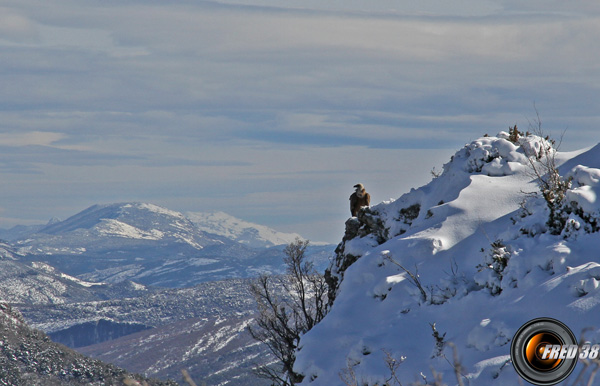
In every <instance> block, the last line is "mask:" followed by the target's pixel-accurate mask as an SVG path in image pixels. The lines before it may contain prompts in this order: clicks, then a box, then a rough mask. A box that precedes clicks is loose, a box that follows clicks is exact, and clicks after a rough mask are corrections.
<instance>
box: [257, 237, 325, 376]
mask: <svg viewBox="0 0 600 386" xmlns="http://www.w3.org/2000/svg"><path fill="white" fill-rule="evenodd" d="M307 246H308V241H302V240H299V239H297V240H296V241H294V242H293V243H291V244H289V245H288V246H287V247H286V248H285V250H284V253H285V255H286V256H285V258H284V262H285V264H286V267H287V271H286V275H283V276H268V275H261V276H260V277H259V278H258V279H256V280H254V281H253V282H252V283H251V285H250V288H249V289H250V292H251V293H252V295H253V296H254V299H255V300H256V304H257V307H258V316H257V318H256V324H255V326H251V327H250V328H249V331H250V334H251V335H252V337H253V338H254V339H256V340H258V341H259V342H262V343H264V344H265V345H267V347H268V348H269V350H270V352H271V353H272V354H273V355H274V356H275V358H276V359H277V361H278V362H277V363H276V364H272V365H263V366H258V367H257V368H256V369H255V372H256V374H257V375H258V376H259V377H261V378H266V379H268V380H270V381H271V382H273V384H274V385H278V386H293V385H295V384H297V383H299V382H301V381H302V379H303V376H302V375H301V374H298V373H296V372H294V369H293V367H294V362H295V360H296V349H297V347H298V343H299V341H300V336H301V335H303V334H305V333H306V332H307V331H309V330H310V329H312V328H313V327H314V326H315V325H316V324H317V323H319V322H320V321H321V320H322V319H323V317H325V313H326V305H327V284H326V283H325V279H324V278H323V276H322V275H321V274H319V273H318V272H317V271H316V270H315V268H314V266H313V264H312V262H311V261H308V260H307V258H306V255H305V252H306V247H307Z"/></svg>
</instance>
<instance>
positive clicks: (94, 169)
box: [0, 0, 600, 243]
mask: <svg viewBox="0 0 600 386" xmlns="http://www.w3.org/2000/svg"><path fill="white" fill-rule="evenodd" d="M374 3H375V4H374ZM598 52H600V5H599V4H597V2H595V1H576V2H564V1H554V0H551V1H548V0H544V1H541V0H531V1H527V2H523V1H513V0H458V1H454V2H448V1H445V0H431V1H427V0H424V1H419V2H415V1H399V0H396V1H393V0H379V1H377V2H372V1H366V0H344V1H338V0H336V1H333V0H331V1H323V0H319V1H316V0H277V1H275V0H222V1H198V0H173V1H158V0H146V1H141V0H119V1H115V0H107V1H101V2H99V1H91V0H57V1H52V2H48V1H45V0H3V1H2V3H0V181H1V184H2V188H1V189H0V228H10V227H12V226H14V225H17V224H25V225H28V224H39V223H45V222H47V221H48V220H49V219H50V218H52V217H58V218H62V219H65V218H67V217H69V216H71V215H73V214H75V213H77V212H79V211H81V210H83V209H85V208H87V207H88V206H91V205H93V204H96V203H113V202H126V201H143V202H150V203H154V204H157V205H162V206H165V207H167V208H169V209H173V210H178V211H182V212H186V211H204V212H206V211H224V212H227V213H229V214H231V215H234V216H237V217H240V218H242V219H244V220H248V221H252V222H256V223H260V224H263V225H267V226H271V227H273V228H275V229H277V230H280V231H289V232H298V233H300V234H301V235H303V236H304V237H306V238H309V239H311V240H314V241H328V242H332V243H337V242H339V241H340V240H341V237H342V235H343V232H344V222H345V220H346V219H347V218H348V216H349V215H350V211H349V202H348V197H349V195H350V194H351V193H352V191H353V185H355V184H356V183H359V182H360V183H363V184H364V185H365V186H366V188H367V190H368V191H369V192H370V194H371V196H372V203H378V202H381V201H384V200H389V199H393V198H398V197H399V196H401V195H402V194H403V193H405V192H407V191H409V190H410V189H411V188H413V187H415V188H416V187H419V186H421V185H423V184H425V183H427V182H428V181H429V180H430V179H431V173H430V172H431V170H432V169H433V168H435V170H438V171H439V170H441V168H442V165H443V164H444V163H445V162H448V161H449V159H450V156H451V155H452V154H453V153H454V152H455V151H457V150H458V149H460V148H461V147H462V146H463V145H464V144H465V143H468V142H470V141H472V140H474V139H477V138H478V137H480V136H482V135H484V134H490V135H495V134H496V133H498V132H499V131H501V130H507V129H508V127H509V126H512V125H514V124H517V125H518V126H519V127H520V128H522V129H527V127H528V125H529V123H530V122H532V121H533V120H534V119H535V117H536V114H537V113H539V116H540V118H541V121H542V124H543V129H544V131H545V132H546V133H547V134H549V135H551V136H553V137H556V138H558V137H560V136H562V138H563V140H562V144H561V149H563V150H575V149H580V148H584V147H588V146H592V145H594V144H596V143H597V142H599V141H600V131H599V130H598V127H599V126H600V125H599V123H600V115H599V112H600V109H599V107H600V106H599V104H600V98H599V91H600V65H599V64H598V59H599V57H598ZM536 111H537V113H536Z"/></svg>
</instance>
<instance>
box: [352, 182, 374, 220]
mask: <svg viewBox="0 0 600 386" xmlns="http://www.w3.org/2000/svg"><path fill="white" fill-rule="evenodd" d="M354 187H355V188H356V191H355V192H354V193H352V195H351V196H350V212H351V213H352V216H353V217H356V215H357V214H358V210H359V209H360V208H361V207H363V206H369V204H370V203H371V195H370V194H369V193H367V192H366V191H365V187H364V186H363V184H356V185H354Z"/></svg>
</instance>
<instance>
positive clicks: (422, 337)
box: [295, 133, 600, 386]
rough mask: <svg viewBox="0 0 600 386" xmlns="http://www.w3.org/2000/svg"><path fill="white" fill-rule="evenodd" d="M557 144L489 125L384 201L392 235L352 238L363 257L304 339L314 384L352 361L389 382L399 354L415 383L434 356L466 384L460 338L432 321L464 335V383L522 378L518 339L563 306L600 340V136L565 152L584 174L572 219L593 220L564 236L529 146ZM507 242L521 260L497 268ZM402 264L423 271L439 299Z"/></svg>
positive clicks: (364, 377)
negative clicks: (553, 229)
mask: <svg viewBox="0 0 600 386" xmlns="http://www.w3.org/2000/svg"><path fill="white" fill-rule="evenodd" d="M544 146H547V142H545V141H544V140H543V139H541V138H539V137H534V136H530V137H526V138H521V139H520V140H519V142H518V143H512V142H510V141H509V140H508V134H507V133H500V134H499V135H498V136H497V137H484V138H480V139H478V140H476V141H474V142H472V143H470V144H468V145H466V146H465V147H464V148H463V149H461V150H460V151H458V152H457V153H456V154H455V156H454V157H453V158H452V160H451V162H449V163H447V164H446V165H445V166H444V172H443V174H442V175H441V176H439V177H438V178H435V179H433V180H432V181H431V182H430V183H429V184H428V185H426V186H423V187H421V188H419V189H413V190H412V191H411V192H409V193H407V194H405V195H403V196H402V197H400V198H399V199H398V200H395V201H392V202H385V203H382V204H379V205H376V206H374V207H372V208H371V212H372V213H374V214H373V216H375V217H377V218H378V219H379V220H381V222H382V224H383V226H384V228H385V232H383V233H384V234H386V235H387V237H386V240H385V242H383V243H381V244H380V242H381V240H377V237H375V235H374V234H369V235H367V236H364V237H362V238H361V237H355V238H354V239H352V240H349V241H346V243H345V245H344V247H345V250H344V251H345V254H346V255H348V254H352V255H354V256H360V258H359V259H358V260H357V261H356V262H355V263H354V264H352V265H351V266H350V267H349V268H348V269H347V270H346V271H345V272H344V273H343V280H342V282H341V284H340V287H339V289H338V292H337V297H336V299H335V302H334V304H333V306H332V308H331V310H330V312H329V314H328V315H327V316H326V317H325V319H324V320H323V321H322V322H321V323H320V324H318V325H317V326H316V327H315V328H314V329H313V330H311V331H309V332H308V333H307V334H306V335H305V336H304V337H303V338H302V340H301V342H300V346H301V349H300V351H299V352H298V354H297V360H296V364H295V370H296V371H298V372H300V373H302V374H304V375H305V379H304V382H303V383H302V385H303V386H309V385H310V386H336V385H340V386H341V385H345V384H346V383H344V382H343V381H342V376H343V375H344V374H345V375H346V376H348V375H350V374H355V377H356V380H357V381H358V382H359V383H358V384H360V385H370V386H372V385H375V384H379V385H381V384H382V383H384V381H385V380H386V379H388V378H389V377H390V371H389V369H388V367H387V366H386V361H385V358H386V356H387V355H388V354H389V355H391V356H392V357H394V358H396V359H397V360H398V361H402V363H401V364H400V366H399V368H398V370H397V375H398V377H399V379H400V380H401V381H402V382H403V384H409V383H411V382H415V381H423V376H425V377H427V380H429V381H431V380H432V379H433V375H432V370H431V369H434V370H435V371H436V372H439V373H441V374H442V375H443V379H444V381H445V382H446V383H448V384H450V385H453V384H457V381H456V377H455V369H454V367H453V366H452V365H451V363H452V362H453V349H452V346H451V345H449V344H445V345H443V346H442V347H440V346H439V345H436V339H435V338H434V336H433V335H434V329H433V327H432V326H435V330H436V331H437V332H438V334H439V336H443V342H446V343H447V342H452V343H453V345H455V347H456V350H457V353H458V355H459V357H460V361H461V364H462V366H463V368H462V379H463V382H464V383H465V384H468V385H472V386H476V385H511V386H512V385H516V384H519V381H520V379H519V376H518V375H517V373H516V372H515V370H514V368H513V367H512V364H511V363H510V356H509V354H510V343H511V340H512V337H513V335H514V334H515V333H516V331H517V330H518V328H519V327H521V326H522V325H523V324H524V323H525V322H527V321H529V320H531V319H534V318H538V317H553V318H556V319H558V320H560V321H562V322H564V323H565V324H566V325H567V326H569V327H570V328H571V329H572V331H573V332H574V333H575V335H576V336H579V335H580V334H581V333H582V331H583V329H585V328H587V327H594V328H593V329H592V330H591V331H588V332H587V334H586V338H587V339H589V340H592V341H593V342H600V341H599V340H597V338H600V330H598V329H599V328H600V318H599V316H600V306H599V305H600V264H598V263H597V262H600V253H599V252H598V250H599V248H598V247H600V233H599V232H598V231H597V229H596V230H594V229H593V228H594V224H598V222H596V223H595V222H594V221H596V220H597V219H598V218H600V210H599V207H600V200H598V199H597V197H598V194H600V183H599V181H600V169H597V167H599V166H600V145H599V146H596V147H594V148H591V149H588V150H586V151H582V152H573V153H569V154H562V153H557V154H556V160H557V162H558V163H560V164H562V165H563V166H562V167H561V170H562V171H563V172H564V174H563V175H566V176H570V177H572V178H573V185H572V187H571V189H570V190H569V191H568V193H567V197H568V200H570V201H574V202H575V203H574V204H571V207H572V208H575V209H574V210H573V213H571V214H570V217H569V221H572V222H578V223H579V226H578V227H576V226H575V225H574V224H571V222H569V221H568V222H567V226H566V227H565V230H564V231H563V233H562V234H560V235H551V234H549V232H548V229H547V226H546V221H547V218H548V209H547V207H546V205H545V202H544V201H543V199H542V198H541V197H540V196H539V195H538V196H537V197H531V195H527V194H526V193H527V192H534V191H536V190H537V185H536V184H535V182H534V178H533V176H532V175H531V173H530V166H529V160H528V158H527V155H531V154H534V153H535V154H539V152H540V151H541V150H540V149H543V148H544ZM572 160H579V161H585V164H583V165H581V166H578V165H579V164H580V163H577V164H574V163H573V162H572ZM522 207H524V208H525V209H523V208H522ZM577 208H581V209H583V212H581V211H579V212H578V211H577V210H578V209H577ZM570 224H571V225H570ZM494 254H496V255H498V256H505V257H507V259H508V260H507V261H508V262H507V265H506V266H505V267H502V268H501V269H497V270H495V269H493V268H497V267H498V266H497V263H494V260H493V259H492V256H494ZM390 259H392V260H390ZM396 263H397V264H396ZM398 264H400V265H401V266H402V267H404V269H406V270H408V271H410V272H411V273H412V274H414V275H415V276H417V275H418V280H419V282H420V285H421V286H422V287H423V289H424V291H425V292H426V295H427V299H423V297H422V295H421V291H420V290H419V289H418V287H417V285H416V283H415V282H414V280H413V279H411V277H410V275H408V274H407V272H406V271H405V270H404V269H403V268H401V267H400V266H399V265H398ZM494 264H496V265H494ZM333 272H334V274H340V273H339V272H336V269H335V267H334V269H333ZM444 334H445V335H444ZM580 370H581V365H578V368H577V369H576V370H575V374H577V373H578V372H579V371H580ZM340 374H342V376H340ZM421 374H422V375H421ZM572 378H573V379H571V382H572V381H573V380H574V377H572ZM567 381H568V380H567Z"/></svg>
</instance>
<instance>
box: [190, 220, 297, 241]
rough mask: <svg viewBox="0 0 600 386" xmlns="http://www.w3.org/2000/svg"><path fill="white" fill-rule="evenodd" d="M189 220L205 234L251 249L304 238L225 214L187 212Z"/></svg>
mask: <svg viewBox="0 0 600 386" xmlns="http://www.w3.org/2000/svg"><path fill="white" fill-rule="evenodd" d="M186 216H187V218H189V219H190V220H191V221H192V222H193V223H194V224H196V226H197V227H198V229H200V230H201V231H203V232H207V233H211V234H216V235H219V236H223V237H226V238H228V239H230V240H234V241H237V242H238V243H241V244H245V245H247V246H249V247H251V248H268V247H272V246H275V245H286V244H289V243H291V242H293V241H294V240H296V239H297V238H299V239H302V237H301V236H300V235H299V234H297V233H282V232H278V231H276V230H274V229H271V228H269V227H266V226H264V225H259V224H254V223H251V222H248V221H244V220H241V219H239V218H236V217H233V216H231V215H229V214H227V213H224V212H213V213H203V212H187V213H186Z"/></svg>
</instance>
